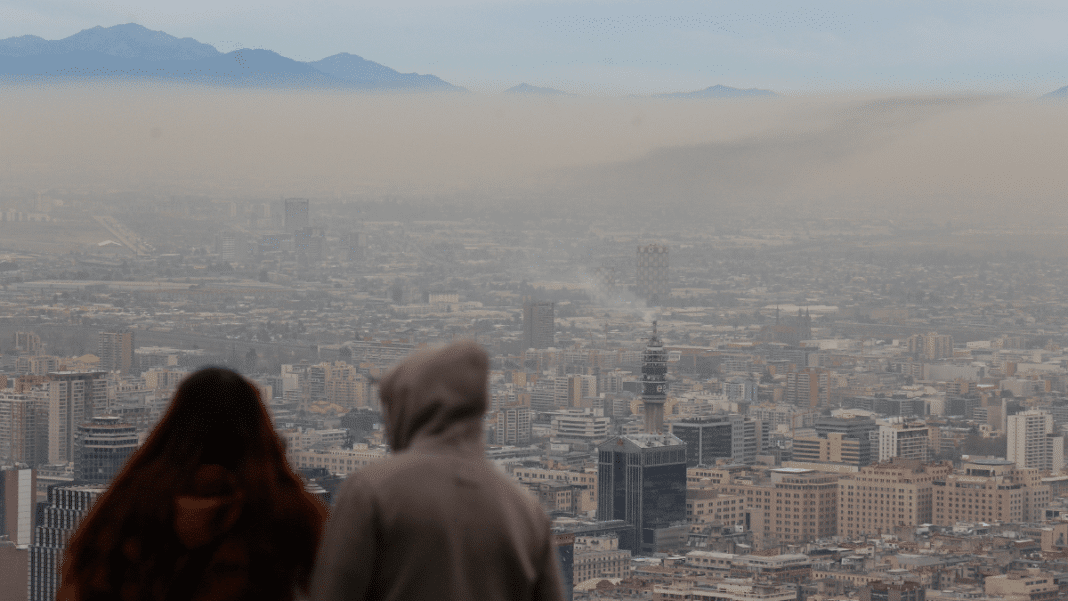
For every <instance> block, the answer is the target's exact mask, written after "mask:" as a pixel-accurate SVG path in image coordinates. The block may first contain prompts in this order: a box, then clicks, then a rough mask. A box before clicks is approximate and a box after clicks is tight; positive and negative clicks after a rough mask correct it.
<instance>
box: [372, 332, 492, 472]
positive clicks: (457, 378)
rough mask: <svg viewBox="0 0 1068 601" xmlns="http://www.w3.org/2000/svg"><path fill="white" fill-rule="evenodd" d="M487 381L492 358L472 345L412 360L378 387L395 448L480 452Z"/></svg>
mask: <svg viewBox="0 0 1068 601" xmlns="http://www.w3.org/2000/svg"><path fill="white" fill-rule="evenodd" d="M488 383H489V357H488V356H487V355H486V351H484V350H482V347H481V346H479V345H478V344H477V343H475V342H472V341H464V342H456V343H453V344H450V345H448V346H446V347H444V348H441V349H437V350H424V351H420V352H418V353H416V354H414V355H412V356H410V357H408V358H407V359H405V360H404V361H403V362H401V364H400V365H398V366H397V367H395V368H393V369H392V370H391V371H390V372H389V373H388V374H386V376H385V377H384V378H382V381H381V383H380V385H379V389H380V391H381V397H382V409H383V417H384V420H385V422H386V434H387V435H388V436H389V443H390V446H391V447H392V448H393V450H394V451H395V452H398V451H403V450H405V449H407V448H409V447H416V448H420V449H423V450H446V449H449V448H451V449H455V450H464V451H468V452H477V453H479V454H481V453H482V450H483V449H482V437H483V433H482V416H483V414H485V412H486V408H487V407H488V406H489V398H488V397H489V395H488V393H487V385H488Z"/></svg>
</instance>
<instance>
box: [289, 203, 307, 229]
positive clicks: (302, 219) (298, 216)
mask: <svg viewBox="0 0 1068 601" xmlns="http://www.w3.org/2000/svg"><path fill="white" fill-rule="evenodd" d="M284 204H285V215H284V218H285V222H284V228H285V231H286V233H288V234H295V233H296V232H297V231H298V230H301V229H304V228H306V227H308V221H309V220H308V213H309V211H308V206H309V203H308V199H307V198H287V199H285V203H284Z"/></svg>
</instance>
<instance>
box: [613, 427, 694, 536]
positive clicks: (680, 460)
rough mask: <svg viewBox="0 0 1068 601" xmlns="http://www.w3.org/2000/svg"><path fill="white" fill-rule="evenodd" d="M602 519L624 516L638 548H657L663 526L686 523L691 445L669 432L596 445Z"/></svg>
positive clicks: (622, 518)
mask: <svg viewBox="0 0 1068 601" xmlns="http://www.w3.org/2000/svg"><path fill="white" fill-rule="evenodd" d="M597 470H598V471H597V519H598V520H599V521H607V520H624V521H626V522H627V523H628V524H630V525H631V527H632V528H633V529H634V530H633V535H634V538H633V539H631V540H635V541H637V544H636V549H634V550H635V551H637V552H639V553H653V552H655V551H656V550H657V547H658V544H657V542H658V541H657V539H658V530H667V529H669V528H671V527H673V526H678V525H685V523H686V445H685V444H684V443H683V442H682V441H681V440H679V439H678V438H676V437H675V436H672V435H670V434H668V435H657V434H634V435H630V436H618V437H612V438H610V439H608V440H607V441H605V442H604V443H602V444H601V445H599V446H598V447H597Z"/></svg>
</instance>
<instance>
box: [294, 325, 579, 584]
mask: <svg viewBox="0 0 1068 601" xmlns="http://www.w3.org/2000/svg"><path fill="white" fill-rule="evenodd" d="M488 376H489V360H488V358H487V356H486V353H485V351H483V350H482V348H481V347H480V346H478V344H476V343H474V342H458V343H454V344H451V345H449V346H447V347H445V348H442V349H439V350H424V351H421V352H418V353H416V354H414V355H412V356H411V357H409V358H408V359H406V360H405V361H403V362H402V363H401V364H399V365H398V366H396V367H395V368H394V369H393V370H392V371H390V372H389V373H388V374H387V375H386V376H385V377H384V378H383V379H382V380H381V382H380V390H381V399H382V410H383V417H384V421H385V426H386V434H387V436H388V439H389V443H390V446H391V447H392V449H393V455H392V456H390V457H388V458H386V459H384V460H382V461H380V462H378V463H375V464H372V465H369V466H367V467H364V468H363V469H361V470H360V471H359V472H357V473H355V474H353V475H351V476H349V478H348V479H347V480H346V481H345V482H344V483H343V484H342V486H341V489H340V490H339V493H338V498H337V502H336V504H335V506H334V509H333V511H332V512H331V515H330V518H329V520H328V522H327V525H326V527H325V529H324V536H323V540H322V544H321V546H320V548H319V552H318V553H317V554H316V565H315V569H314V571H313V575H312V582H311V587H310V594H311V599H312V600H313V601H350V600H352V601H354V600H364V599H367V600H375V601H378V600H382V601H401V600H404V601H418V600H421V599H428V600H429V599H433V600H435V601H450V600H455V601H471V600H478V601H497V600H501V601H503V600H506V599H507V600H515V601H524V600H531V601H557V600H560V599H563V588H562V585H561V578H560V573H559V569H560V568H559V565H558V562H557V558H556V552H555V549H554V547H553V542H552V533H551V530H550V521H549V518H548V516H547V515H546V514H545V512H544V511H543V510H542V509H541V507H540V506H539V505H538V504H537V502H536V501H535V500H534V499H533V498H532V497H531V496H530V495H529V494H527V493H526V492H525V491H523V490H522V489H521V488H520V487H519V486H518V485H517V484H516V483H515V482H513V481H512V480H510V479H509V478H508V477H507V476H506V475H505V474H503V473H502V472H501V471H500V470H499V469H497V468H496V467H495V466H494V465H493V464H492V463H491V462H490V461H488V460H487V459H486V457H485V450H484V448H483V438H484V434H483V427H482V416H483V414H484V413H485V412H486V409H487V407H488V391H487V385H488Z"/></svg>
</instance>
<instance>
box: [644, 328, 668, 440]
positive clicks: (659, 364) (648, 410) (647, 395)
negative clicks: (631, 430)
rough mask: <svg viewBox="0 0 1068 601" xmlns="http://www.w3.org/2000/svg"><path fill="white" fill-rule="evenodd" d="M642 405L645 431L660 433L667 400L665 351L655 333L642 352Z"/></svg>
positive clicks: (662, 429)
mask: <svg viewBox="0 0 1068 601" xmlns="http://www.w3.org/2000/svg"><path fill="white" fill-rule="evenodd" d="M641 396H642V405H643V406H644V410H645V433H646V434H662V433H663V431H664V403H665V402H666V401H667V352H666V351H665V350H664V343H662V342H661V341H660V336H658V335H657V333H656V322H655V321H654V322H653V335H652V336H651V337H649V344H648V346H646V347H645V350H644V351H643V352H642V380H641Z"/></svg>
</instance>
